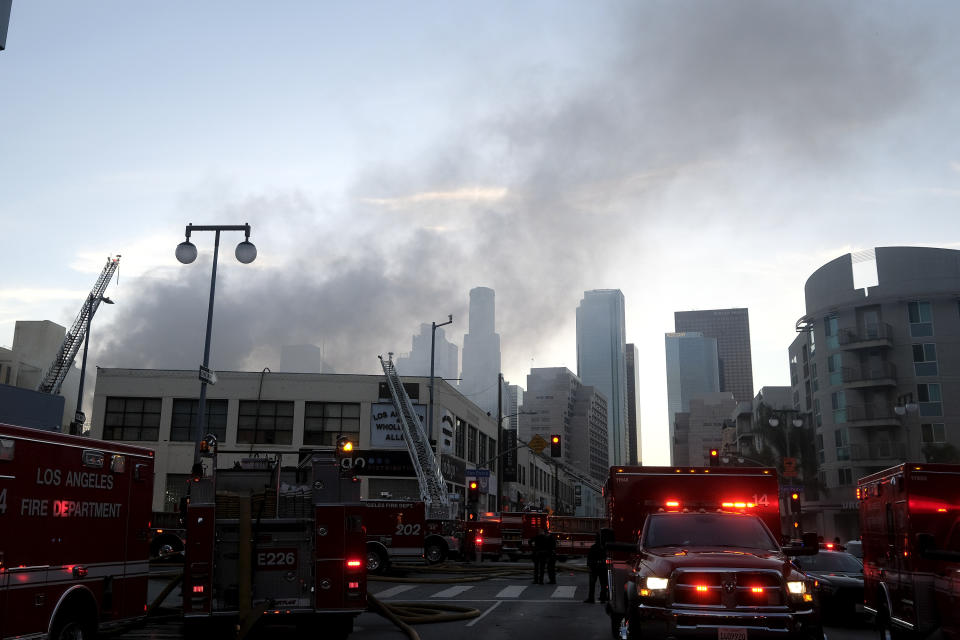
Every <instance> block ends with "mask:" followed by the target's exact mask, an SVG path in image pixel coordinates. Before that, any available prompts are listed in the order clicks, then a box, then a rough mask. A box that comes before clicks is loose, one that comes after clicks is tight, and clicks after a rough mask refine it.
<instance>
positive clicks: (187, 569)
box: [182, 436, 367, 639]
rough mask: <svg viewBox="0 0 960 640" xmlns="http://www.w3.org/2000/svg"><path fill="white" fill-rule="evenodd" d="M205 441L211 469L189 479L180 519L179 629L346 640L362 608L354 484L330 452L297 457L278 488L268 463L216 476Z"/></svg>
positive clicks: (256, 461) (278, 478) (246, 461)
mask: <svg viewBox="0 0 960 640" xmlns="http://www.w3.org/2000/svg"><path fill="white" fill-rule="evenodd" d="M206 442H208V443H209V444H208V446H207V447H206V451H207V452H208V454H207V456H208V457H209V458H210V463H211V466H212V468H211V469H210V470H209V472H208V471H207V470H206V469H205V470H204V473H203V474H202V475H199V476H197V477H194V478H193V481H192V483H191V485H192V486H191V488H190V501H189V505H188V507H187V515H186V519H185V520H186V522H185V524H186V528H187V536H186V539H187V548H186V558H185V561H184V572H183V589H182V591H183V616H184V630H185V631H186V632H187V634H188V635H190V636H195V637H200V636H203V635H207V636H209V637H226V636H225V635H223V634H224V633H228V630H230V629H233V628H234V627H235V626H239V628H240V635H241V637H243V636H244V635H245V634H246V632H248V631H249V630H250V629H252V628H253V626H254V625H265V624H270V623H271V622H276V623H293V624H296V626H297V629H298V631H299V633H300V634H302V635H303V637H307V636H316V635H318V634H320V633H321V632H322V635H323V636H324V637H326V638H333V639H337V638H345V637H347V636H348V635H349V634H350V632H351V631H352V630H353V619H354V618H355V617H356V616H357V615H359V614H360V613H362V612H363V611H364V610H366V608H367V579H366V567H365V563H364V561H363V559H364V556H365V553H364V545H365V536H364V531H363V517H364V508H363V506H361V505H360V500H359V487H360V485H359V483H357V482H356V479H355V478H354V477H353V475H352V474H344V473H343V472H342V470H341V467H340V465H339V461H338V459H337V455H336V453H335V451H334V450H332V449H311V450H304V451H301V452H300V463H299V464H298V466H297V469H296V472H295V476H294V477H292V478H291V477H289V476H287V477H286V479H284V476H283V475H282V474H281V473H280V471H281V469H280V465H279V463H280V460H279V456H276V455H274V456H273V457H271V455H269V454H265V455H262V456H260V457H250V456H249V455H248V456H246V457H244V458H241V459H239V460H236V461H235V464H234V465H233V468H224V469H217V468H216V460H217V452H216V441H215V439H213V436H207V440H206ZM220 455H224V454H220Z"/></svg>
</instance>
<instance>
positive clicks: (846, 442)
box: [833, 429, 850, 460]
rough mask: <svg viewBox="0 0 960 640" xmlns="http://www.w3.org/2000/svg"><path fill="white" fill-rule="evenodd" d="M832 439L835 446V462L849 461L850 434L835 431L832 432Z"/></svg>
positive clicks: (843, 431)
mask: <svg viewBox="0 0 960 640" xmlns="http://www.w3.org/2000/svg"><path fill="white" fill-rule="evenodd" d="M833 439H834V442H835V443H836V445H837V460H849V459H850V434H849V433H847V430H846V429H837V430H836V431H834V432H833Z"/></svg>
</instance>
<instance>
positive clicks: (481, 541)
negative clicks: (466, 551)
mask: <svg viewBox="0 0 960 640" xmlns="http://www.w3.org/2000/svg"><path fill="white" fill-rule="evenodd" d="M473 541H474V542H475V543H476V545H477V546H478V547H479V546H481V545H482V544H483V538H481V537H480V536H477V537H476V538H474V540H473Z"/></svg>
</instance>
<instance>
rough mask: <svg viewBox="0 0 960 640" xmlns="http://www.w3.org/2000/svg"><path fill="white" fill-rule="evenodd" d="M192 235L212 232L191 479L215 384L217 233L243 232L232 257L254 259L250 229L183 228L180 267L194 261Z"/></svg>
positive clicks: (246, 226)
mask: <svg viewBox="0 0 960 640" xmlns="http://www.w3.org/2000/svg"><path fill="white" fill-rule="evenodd" d="M193 231H214V232H216V235H215V236H214V241H213V271H212V272H211V274H210V303H209V305H208V306H207V336H206V340H205V342H204V345H203V365H202V366H201V367H200V405H199V407H198V408H197V410H198V413H199V415H198V417H197V433H196V438H195V440H194V450H193V470H192V471H191V473H193V475H199V474H200V473H202V472H203V468H202V466H201V462H200V442H201V441H202V440H203V435H204V434H203V431H204V427H205V426H206V425H205V424H204V422H205V421H206V407H207V384H208V383H209V384H214V383H216V381H217V377H216V375H214V373H213V372H212V371H210V369H209V364H210V331H211V328H212V326H213V294H214V291H215V290H216V284H217V256H218V255H219V253H220V232H221V231H243V233H244V240H243V242H241V243H240V244H238V245H237V248H236V250H235V251H234V255H235V256H236V257H237V260H238V261H239V262H241V263H242V264H250V263H251V262H253V261H254V260H256V258H257V248H256V247H255V246H254V245H253V243H252V242H250V225H249V224H238V225H195V224H193V223H190V224H188V225H187V232H186V235H187V238H186V240H184V241H183V242H181V243H180V244H178V245H177V250H176V256H177V260H179V261H180V262H181V263H183V264H190V263H191V262H193V261H194V260H196V259H197V247H196V246H195V245H194V244H193V243H192V242H190V234H191V233H192V232H193Z"/></svg>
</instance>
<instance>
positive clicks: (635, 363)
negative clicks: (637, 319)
mask: <svg viewBox="0 0 960 640" xmlns="http://www.w3.org/2000/svg"><path fill="white" fill-rule="evenodd" d="M626 362H627V436H628V437H629V440H630V442H629V447H630V460H629V463H630V464H641V462H642V461H643V443H642V442H641V438H640V389H639V388H638V387H637V383H638V380H639V378H640V356H639V352H638V351H637V346H636V345H635V344H632V343H631V344H628V345H627V361H626Z"/></svg>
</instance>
